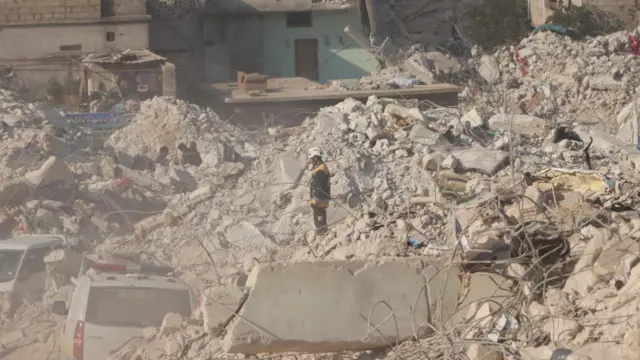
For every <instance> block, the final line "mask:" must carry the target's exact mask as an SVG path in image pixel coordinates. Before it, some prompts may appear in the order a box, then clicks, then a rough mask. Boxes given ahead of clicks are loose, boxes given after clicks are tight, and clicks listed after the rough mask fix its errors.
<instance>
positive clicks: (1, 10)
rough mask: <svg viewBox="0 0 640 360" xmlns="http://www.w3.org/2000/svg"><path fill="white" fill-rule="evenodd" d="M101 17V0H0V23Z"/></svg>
mask: <svg viewBox="0 0 640 360" xmlns="http://www.w3.org/2000/svg"><path fill="white" fill-rule="evenodd" d="M83 19H87V20H88V19H100V0H0V23H2V24H11V23H34V22H36V23H37V22H51V21H52V20H54V21H56V20H57V21H64V20H73V21H77V20H83Z"/></svg>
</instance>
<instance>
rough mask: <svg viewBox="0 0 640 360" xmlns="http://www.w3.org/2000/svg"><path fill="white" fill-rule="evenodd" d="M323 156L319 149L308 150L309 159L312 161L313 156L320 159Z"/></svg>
mask: <svg viewBox="0 0 640 360" xmlns="http://www.w3.org/2000/svg"><path fill="white" fill-rule="evenodd" d="M323 155H324V154H323V153H322V149H320V148H319V147H312V148H311V149H309V156H308V157H309V159H313V157H314V156H318V157H320V158H322V156H323Z"/></svg>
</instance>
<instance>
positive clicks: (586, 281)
mask: <svg viewBox="0 0 640 360" xmlns="http://www.w3.org/2000/svg"><path fill="white" fill-rule="evenodd" d="M582 232H583V233H588V234H589V235H591V236H592V238H591V240H590V241H589V243H587V246H586V248H585V250H584V253H583V254H582V256H581V257H580V260H578V263H577V264H576V266H575V267H574V270H573V273H572V274H571V276H569V278H567V281H566V282H565V284H564V288H563V291H565V292H574V293H577V294H578V295H580V296H583V297H584V296H587V295H589V292H590V291H591V289H592V288H593V286H594V285H595V284H596V283H597V282H598V278H597V276H596V274H595V273H594V272H593V271H588V270H587V269H588V268H589V267H591V266H592V265H593V264H594V263H595V262H596V260H597V256H598V254H599V253H600V251H601V250H602V248H604V247H605V246H606V242H607V239H606V237H605V235H604V234H603V233H602V231H601V230H599V229H596V228H595V227H593V226H589V227H587V228H585V229H583V230H582Z"/></svg>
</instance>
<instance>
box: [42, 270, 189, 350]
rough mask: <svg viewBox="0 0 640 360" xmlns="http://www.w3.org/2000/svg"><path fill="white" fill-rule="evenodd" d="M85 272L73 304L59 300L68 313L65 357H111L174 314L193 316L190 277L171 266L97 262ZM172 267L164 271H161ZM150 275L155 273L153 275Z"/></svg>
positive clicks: (57, 307) (57, 306)
mask: <svg viewBox="0 0 640 360" xmlns="http://www.w3.org/2000/svg"><path fill="white" fill-rule="evenodd" d="M92 268H93V270H94V271H95V272H94V273H87V274H85V275H83V276H82V277H80V279H79V280H78V283H77V285H76V288H75V291H74V293H73V297H72V299H71V303H70V305H69V307H68V308H67V307H66V304H65V302H64V301H56V302H54V303H53V308H52V312H53V313H54V314H58V315H66V316H67V319H66V322H65V324H64V328H63V329H62V330H61V331H62V333H61V334H60V337H59V339H60V347H59V359H60V360H105V359H107V358H108V357H109V356H110V355H112V354H113V353H115V352H117V351H118V350H119V349H121V348H122V347H123V346H124V345H126V344H127V343H128V342H130V341H131V340H133V339H136V338H142V337H143V330H144V329H145V328H147V327H159V326H160V325H162V320H163V319H164V317H165V315H166V314H168V313H177V314H180V315H182V317H183V318H185V319H188V318H189V317H190V316H191V314H192V311H193V309H194V308H195V299H194V297H193V294H192V293H191V291H190V289H189V287H188V286H187V284H185V283H184V282H182V281H180V280H178V279H175V278H172V277H167V276H158V275H151V274H154V273H164V274H166V273H167V272H168V270H167V269H170V268H165V267H155V266H135V267H132V266H125V265H111V264H93V265H92ZM163 269H164V270H166V271H164V272H158V270H163ZM147 274H149V275H147Z"/></svg>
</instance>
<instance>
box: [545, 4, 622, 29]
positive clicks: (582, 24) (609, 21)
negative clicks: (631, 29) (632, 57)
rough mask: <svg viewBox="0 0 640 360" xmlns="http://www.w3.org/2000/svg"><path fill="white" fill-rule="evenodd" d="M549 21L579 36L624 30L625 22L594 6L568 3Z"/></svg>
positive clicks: (548, 20)
mask: <svg viewBox="0 0 640 360" xmlns="http://www.w3.org/2000/svg"><path fill="white" fill-rule="evenodd" d="M547 23H549V24H554V25H560V26H564V27H566V28H569V29H571V30H573V32H574V33H575V34H576V35H578V36H582V37H584V36H598V35H603V34H610V33H612V32H616V31H622V30H624V28H625V26H624V22H623V21H622V20H620V19H618V18H616V17H615V16H614V15H613V14H610V13H607V12H604V11H602V10H600V9H597V8H595V7H593V6H590V5H586V6H575V5H568V6H566V7H564V8H563V9H562V10H561V11H556V12H554V13H553V15H551V16H550V17H549V18H548V19H547Z"/></svg>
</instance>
